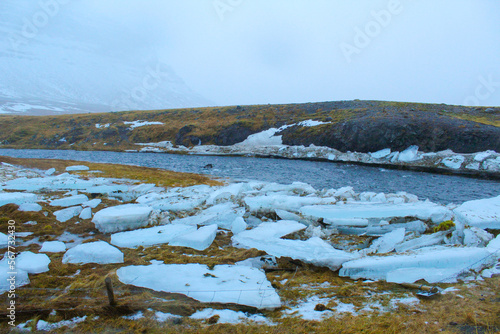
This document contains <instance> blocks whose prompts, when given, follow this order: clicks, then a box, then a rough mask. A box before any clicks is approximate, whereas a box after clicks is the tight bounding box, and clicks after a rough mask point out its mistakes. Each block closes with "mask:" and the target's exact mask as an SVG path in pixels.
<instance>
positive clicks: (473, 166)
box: [465, 162, 481, 170]
mask: <svg viewBox="0 0 500 334" xmlns="http://www.w3.org/2000/svg"><path fill="white" fill-rule="evenodd" d="M465 168H466V169H473V170H479V168H481V163H479V162H471V163H470V164H467V165H466V166H465Z"/></svg>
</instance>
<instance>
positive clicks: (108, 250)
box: [62, 241, 123, 264]
mask: <svg viewBox="0 0 500 334" xmlns="http://www.w3.org/2000/svg"><path fill="white" fill-rule="evenodd" d="M62 262H63V263H99V264H107V263H123V253H122V252H121V251H120V250H119V249H118V248H116V247H113V246H111V245H110V244H108V243H107V242H104V241H95V242H90V243H86V244H81V245H78V246H75V247H73V248H71V249H70V250H68V251H67V252H66V253H64V256H63V259H62Z"/></svg>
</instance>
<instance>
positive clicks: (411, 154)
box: [397, 145, 420, 162]
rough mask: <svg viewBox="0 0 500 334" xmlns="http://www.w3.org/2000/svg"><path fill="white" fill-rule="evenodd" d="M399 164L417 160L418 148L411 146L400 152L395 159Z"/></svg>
mask: <svg viewBox="0 0 500 334" xmlns="http://www.w3.org/2000/svg"><path fill="white" fill-rule="evenodd" d="M397 159H398V160H399V161H401V162H412V161H415V160H419V159H420V158H419V157H418V146H416V145H412V146H410V147H408V148H407V149H406V150H404V151H403V152H401V153H400V154H399V156H398V158H397Z"/></svg>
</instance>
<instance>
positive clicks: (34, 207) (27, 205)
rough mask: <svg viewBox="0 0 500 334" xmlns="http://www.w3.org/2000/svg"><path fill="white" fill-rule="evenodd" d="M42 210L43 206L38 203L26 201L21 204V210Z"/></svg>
mask: <svg viewBox="0 0 500 334" xmlns="http://www.w3.org/2000/svg"><path fill="white" fill-rule="evenodd" d="M41 210H42V206H41V205H40V204H38V203H24V204H21V205H19V211H29V212H38V211H41Z"/></svg>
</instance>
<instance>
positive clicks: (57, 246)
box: [40, 241, 66, 253]
mask: <svg viewBox="0 0 500 334" xmlns="http://www.w3.org/2000/svg"><path fill="white" fill-rule="evenodd" d="M64 251H66V245H65V244H64V242H61V241H45V242H44V243H43V244H42V248H41V249H40V253H59V252H64Z"/></svg>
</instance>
